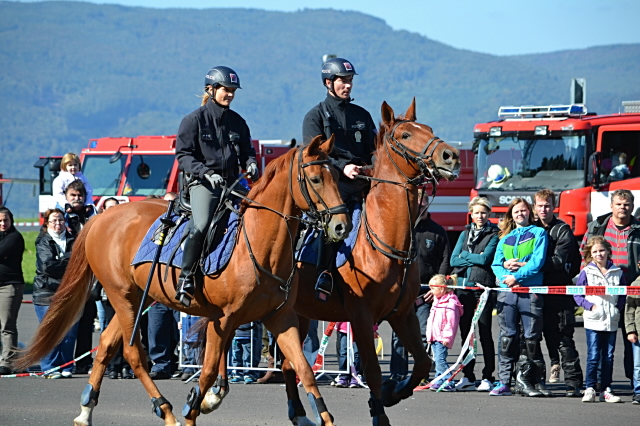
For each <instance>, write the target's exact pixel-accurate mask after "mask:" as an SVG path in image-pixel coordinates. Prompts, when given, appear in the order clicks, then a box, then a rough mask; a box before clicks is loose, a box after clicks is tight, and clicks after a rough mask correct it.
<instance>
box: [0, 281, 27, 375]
mask: <svg viewBox="0 0 640 426" xmlns="http://www.w3.org/2000/svg"><path fill="white" fill-rule="evenodd" d="M23 293H24V284H5V285H3V286H0V334H1V335H2V356H1V357H0V367H9V366H10V364H11V359H12V358H13V357H14V356H15V349H16V348H17V347H18V327H17V322H18V312H19V311H20V305H21V304H22V294H23Z"/></svg>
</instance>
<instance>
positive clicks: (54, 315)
mask: <svg viewBox="0 0 640 426" xmlns="http://www.w3.org/2000/svg"><path fill="white" fill-rule="evenodd" d="M94 222H95V219H94V220H90V221H88V222H87V224H86V225H85V226H84V228H83V229H82V231H81V232H80V234H79V235H78V238H77V240H76V242H75V244H74V246H73V249H72V255H71V259H69V264H68V265H67V270H66V271H65V274H64V276H63V278H62V282H61V283H60V286H59V287H58V290H57V291H56V293H55V295H54V296H53V298H52V299H51V305H50V306H49V310H48V311H47V313H46V315H45V316H44V318H43V319H42V322H41V323H40V325H39V326H38V329H37V330H36V333H35V335H34V336H33V338H32V339H31V343H29V346H28V347H27V349H26V350H25V351H24V352H22V353H20V354H19V356H18V358H17V359H16V360H15V362H14V363H13V364H14V368H15V369H16V370H17V371H22V370H25V369H26V368H28V367H29V366H31V365H33V364H34V363H36V362H38V361H40V360H41V359H42V358H43V357H44V356H46V355H47V354H48V353H50V352H51V350H53V348H55V347H56V346H57V345H58V344H59V343H60V342H61V341H62V339H64V336H65V335H66V334H67V332H68V331H69V329H70V328H71V327H72V326H73V325H74V324H75V323H76V322H77V321H78V319H79V318H80V316H81V315H82V311H83V309H84V305H85V303H86V302H87V300H88V299H89V293H90V291H91V285H90V284H91V282H92V280H93V271H92V270H91V266H89V262H88V261H87V254H86V243H87V237H88V236H89V231H90V229H91V227H92V224H93V223H94Z"/></svg>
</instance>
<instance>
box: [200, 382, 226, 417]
mask: <svg viewBox="0 0 640 426" xmlns="http://www.w3.org/2000/svg"><path fill="white" fill-rule="evenodd" d="M228 393H229V391H228V390H227V388H220V393H218V394H215V393H213V389H211V388H209V390H208V391H207V393H206V394H205V395H204V398H203V399H202V404H200V412H201V413H202V414H209V413H211V412H212V411H215V410H217V409H218V408H220V404H222V400H223V399H224V397H225V396H227V394H228Z"/></svg>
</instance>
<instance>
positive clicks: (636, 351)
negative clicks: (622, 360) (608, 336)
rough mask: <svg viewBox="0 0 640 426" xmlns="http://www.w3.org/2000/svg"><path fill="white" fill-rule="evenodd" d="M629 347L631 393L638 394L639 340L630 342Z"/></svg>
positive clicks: (639, 392)
mask: <svg viewBox="0 0 640 426" xmlns="http://www.w3.org/2000/svg"><path fill="white" fill-rule="evenodd" d="M629 343H631V342H629ZM631 349H632V351H633V394H634V395H640V340H637V341H636V342H635V343H631Z"/></svg>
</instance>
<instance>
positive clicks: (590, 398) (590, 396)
mask: <svg viewBox="0 0 640 426" xmlns="http://www.w3.org/2000/svg"><path fill="white" fill-rule="evenodd" d="M582 402H596V390H595V389H594V388H587V390H586V391H584V396H583V397H582Z"/></svg>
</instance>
